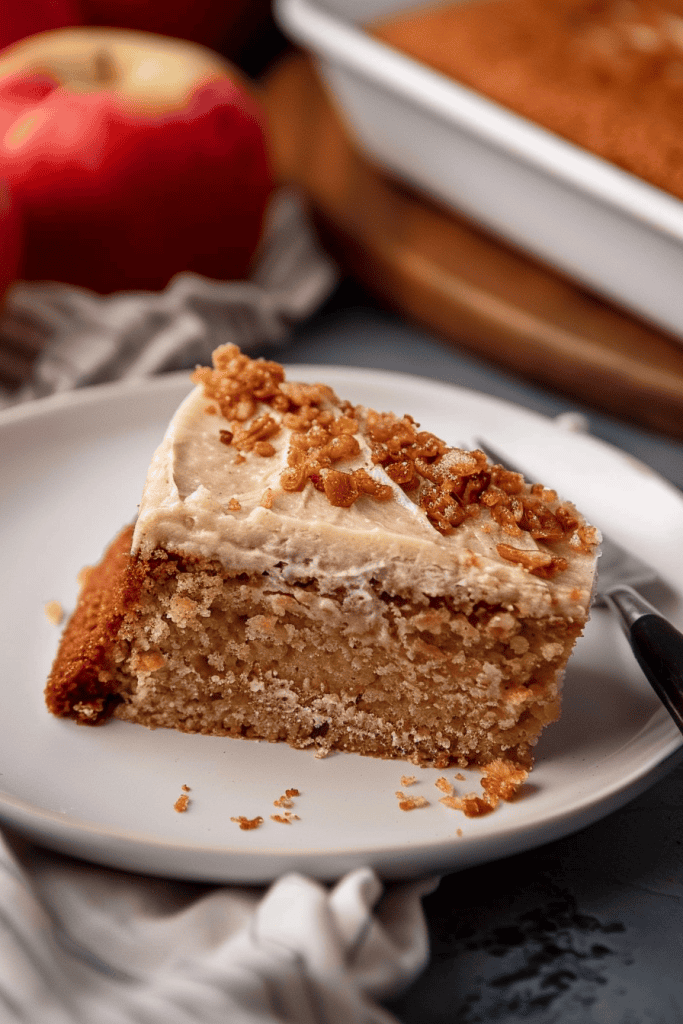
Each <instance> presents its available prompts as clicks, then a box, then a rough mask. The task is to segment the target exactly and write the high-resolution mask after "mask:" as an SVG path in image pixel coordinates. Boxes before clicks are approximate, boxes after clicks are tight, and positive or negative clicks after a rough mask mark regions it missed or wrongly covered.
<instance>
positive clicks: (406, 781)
mask: <svg viewBox="0 0 683 1024" xmlns="http://www.w3.org/2000/svg"><path fill="white" fill-rule="evenodd" d="M416 782H417V779H416V778H415V776H414V775H402V776H401V785H402V786H414V785H415V783H416Z"/></svg>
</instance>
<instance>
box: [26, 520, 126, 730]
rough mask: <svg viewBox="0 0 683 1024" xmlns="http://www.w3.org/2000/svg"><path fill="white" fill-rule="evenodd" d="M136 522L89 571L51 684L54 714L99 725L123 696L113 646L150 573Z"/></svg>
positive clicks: (47, 695) (49, 701) (49, 699)
mask: <svg viewBox="0 0 683 1024" xmlns="http://www.w3.org/2000/svg"><path fill="white" fill-rule="evenodd" d="M132 537H133V527H132V526H127V527H125V528H124V529H123V530H122V531H121V533H120V534H119V535H118V536H117V537H116V538H115V540H114V541H113V542H112V544H111V545H110V547H109V548H108V549H107V551H106V553H105V555H104V557H103V558H102V561H101V562H99V564H98V565H96V566H94V567H92V568H89V569H88V570H87V572H86V573H84V579H83V585H82V588H81V592H80V594H79V596H78V603H77V605H76V610H75V611H74V613H73V615H72V616H71V618H70V619H69V621H68V623H67V625H66V628H65V630H64V633H63V635H62V640H61V643H60V645H59V651H58V653H57V657H56V658H55V661H54V664H53V666H52V671H51V673H50V675H49V677H48V681H47V685H46V687H45V701H46V703H47V707H48V709H49V710H50V711H51V712H52V714H53V715H58V716H64V715H70V716H71V717H73V718H75V719H76V721H78V722H81V723H84V724H88V725H98V724H99V723H100V722H102V721H104V720H105V719H106V718H108V717H109V715H110V714H111V713H112V711H113V710H114V707H115V705H116V703H118V701H119V698H118V697H117V695H116V689H117V682H116V679H115V677H114V676H113V675H112V673H111V672H110V669H109V666H110V662H111V649H112V646H113V644H115V643H116V640H117V637H118V633H119V629H120V627H121V623H122V621H123V618H124V615H125V614H126V612H128V611H129V610H130V609H131V608H132V607H134V606H135V604H136V603H137V601H138V599H139V596H140V590H141V587H142V581H143V579H144V576H145V567H144V565H143V563H140V562H135V560H134V559H132V558H131V555H130V545H131V540H132Z"/></svg>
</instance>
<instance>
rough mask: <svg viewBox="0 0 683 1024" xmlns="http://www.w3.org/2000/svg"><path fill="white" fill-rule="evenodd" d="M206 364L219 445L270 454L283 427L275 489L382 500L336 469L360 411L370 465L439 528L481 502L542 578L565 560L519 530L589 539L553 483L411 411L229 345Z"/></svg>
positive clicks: (371, 481)
mask: <svg viewBox="0 0 683 1024" xmlns="http://www.w3.org/2000/svg"><path fill="white" fill-rule="evenodd" d="M213 364H214V365H213V368H210V367H198V368H197V370H196V371H195V373H194V375H193V380H194V381H195V383H197V384H202V385H203V387H204V393H205V395H206V398H207V400H208V401H209V402H211V403H212V405H215V406H217V407H218V409H219V410H220V412H221V415H222V416H223V417H224V418H225V419H226V420H227V421H228V423H229V425H230V427H229V429H228V430H221V431H220V440H221V441H222V442H223V444H225V445H226V446H228V447H232V448H235V449H236V450H237V451H238V452H239V453H240V454H242V453H247V452H250V453H253V454H255V455H257V456H259V457H262V458H269V457H271V456H273V455H274V454H275V447H274V445H273V443H272V441H273V439H274V438H275V437H277V436H278V434H280V432H281V430H282V427H285V428H287V429H288V430H290V431H291V435H290V441H289V448H288V451H287V466H286V468H285V469H284V470H283V471H282V473H281V475H280V486H281V487H282V489H283V490H284V491H302V490H303V489H304V487H306V486H308V485H309V484H311V485H312V486H313V487H315V488H316V490H318V491H320V492H321V493H323V494H325V496H326V498H327V500H328V501H329V502H330V504H331V505H334V506H336V507H339V508H349V507H351V506H352V505H353V504H354V503H355V502H356V501H357V500H358V499H359V498H361V497H362V496H364V495H365V496H368V497H370V498H373V499H374V500H376V501H387V500H389V499H390V498H391V497H392V493H393V492H392V488H391V487H390V486H389V485H387V484H382V483H380V482H379V481H378V480H376V479H375V478H374V477H373V476H372V475H371V474H370V473H369V472H368V471H367V470H366V469H362V468H360V469H352V470H344V469H341V468H340V465H339V464H340V463H343V462H344V461H347V460H349V459H353V458H354V457H355V456H357V455H358V454H360V451H361V447H360V444H359V441H358V435H359V434H360V432H361V421H362V419H363V418H364V419H365V423H366V427H365V430H366V438H365V439H366V442H367V443H368V445H369V447H370V452H371V458H372V461H373V463H374V464H375V465H376V466H381V467H382V468H383V470H384V471H385V472H386V474H387V476H388V477H389V478H390V479H391V480H392V481H393V482H394V483H395V484H397V485H398V486H399V487H401V488H402V489H403V490H404V491H405V492H406V494H409V495H410V497H411V498H412V499H413V500H414V501H415V502H416V504H417V505H418V506H419V507H420V508H421V509H422V510H423V511H424V512H425V514H426V516H427V519H428V520H429V522H430V523H431V525H432V526H433V527H434V529H435V530H438V532H439V533H441V534H449V533H452V532H453V531H454V530H456V529H457V528H458V527H459V526H460V525H461V524H462V523H464V522H465V521H466V520H467V519H470V518H473V517H476V516H479V515H480V513H481V510H482V508H485V509H488V510H489V513H490V515H491V517H492V518H493V520H494V521H495V522H496V523H497V524H498V525H499V526H500V528H501V530H502V531H503V533H504V534H506V535H507V536H508V537H509V539H510V543H502V544H498V545H497V550H498V554H499V555H500V557H501V558H504V559H506V560H507V561H510V562H513V563H516V564H518V565H521V566H523V567H524V568H525V569H527V570H528V571H529V572H530V573H532V574H533V575H536V576H540V577H543V578H550V577H552V576H554V575H555V574H556V573H558V572H562V571H563V570H564V569H566V568H567V560H566V559H565V558H562V557H560V556H556V555H553V554H551V553H550V552H544V551H529V550H527V549H523V548H517V547H515V545H514V539H515V538H519V537H521V536H522V535H523V534H525V533H526V534H529V535H530V536H531V537H533V538H534V540H537V541H542V542H544V543H545V544H549V545H552V544H555V543H558V542H561V541H567V540H568V541H569V543H570V544H571V546H572V548H574V549H575V550H578V551H584V552H589V551H590V550H591V548H592V547H593V546H594V545H595V544H596V542H597V532H596V531H595V530H594V529H593V528H592V527H586V526H584V525H582V521H581V520H580V519H579V518H578V517H577V515H576V513H575V512H574V510H573V509H572V508H571V507H569V506H566V505H558V503H557V501H558V499H557V494H556V493H555V492H554V491H550V490H547V489H546V488H544V487H543V486H542V485H540V484H535V485H533V486H532V487H531V488H529V487H528V485H527V484H526V483H525V481H524V479H523V477H522V476H521V475H520V474H518V473H512V472H510V471H509V470H506V469H504V468H503V467H502V466H497V465H491V464H490V463H489V462H488V460H487V458H486V456H485V455H484V453H483V452H481V451H479V450H475V451H469V452H468V451H464V450H462V449H460V448H451V447H449V446H448V445H447V444H446V443H445V442H444V441H442V440H440V439H439V438H438V437H436V436H435V435H434V434H432V433H430V432H429V431H426V430H420V429H419V424H418V423H416V422H415V421H414V420H413V418H412V417H411V416H402V417H398V416H396V415H394V414H393V413H378V412H375V411H374V410H371V409H370V410H363V409H361V408H360V407H358V408H354V407H353V406H352V405H351V404H350V403H348V402H340V401H339V399H337V397H336V395H335V394H334V392H333V391H332V390H331V389H330V388H328V387H326V386H325V385H323V384H298V383H290V382H288V381H286V380H285V374H284V370H283V368H282V367H281V366H280V365H279V363H275V362H269V361H266V360H262V359H258V360H255V359H250V358H249V357H248V356H246V355H244V354H243V353H242V352H240V350H239V348H238V347H237V346H236V345H223V346H221V347H220V348H218V349H216V351H215V352H214V354H213ZM260 403H263V404H265V405H267V406H270V407H271V409H273V410H274V411H275V412H277V413H278V414H279V415H278V417H277V418H276V417H275V416H273V415H271V413H269V412H267V411H266V412H263V411H262V412H261V414H260V415H258V416H257V415H256V414H257V413H258V412H259V405H260ZM330 404H332V405H334V406H335V407H336V410H337V411H336V412H335V411H333V410H332V409H330ZM254 417H256V418H254ZM248 420H251V422H250V423H248V424H247V421H248ZM270 504H272V501H271V502H270V503H269V504H266V507H270ZM551 506H553V507H551Z"/></svg>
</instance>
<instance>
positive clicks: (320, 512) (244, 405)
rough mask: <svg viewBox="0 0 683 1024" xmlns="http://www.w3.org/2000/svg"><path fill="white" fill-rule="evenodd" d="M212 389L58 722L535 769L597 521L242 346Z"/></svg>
mask: <svg viewBox="0 0 683 1024" xmlns="http://www.w3.org/2000/svg"><path fill="white" fill-rule="evenodd" d="M195 380H196V383H197V386H196V388H195V389H194V391H193V392H192V393H191V394H190V395H189V396H188V398H187V399H186V400H185V401H184V402H183V403H182V405H181V406H180V408H179V409H178V411H177V413H176V414H175V416H174V418H173V420H172V422H171V424H170V426H169V429H168V431H167V433H166V436H165V438H164V440H163V442H162V444H161V446H160V447H159V449H158V450H157V452H156V453H155V455H154V458H153V460H152V464H151V466H150V470H149V474H148V478H147V482H146V485H145V490H144V494H143V498H142V503H141V506H140V510H139V514H138V518H137V521H136V523H135V526H134V528H133V527H131V528H129V529H127V530H124V531H123V533H122V534H121V536H120V537H119V538H117V539H116V540H115V541H114V543H113V544H112V546H111V547H110V549H109V550H108V552H107V553H106V554H105V556H104V559H103V561H102V563H101V564H100V566H98V567H97V568H96V569H93V570H91V571H90V572H89V573H88V574H87V578H86V580H85V583H84V586H83V589H82V592H81V595H80V598H79V602H78V606H77V608H76V611H75V612H74V615H73V616H72V618H71V620H70V622H69V623H68V625H67V628H66V630H65V633H64V637H63V640H62V644H61V647H60V650H59V652H58V655H57V658H56V661H55V664H54V667H53V670H52V674H51V676H50V678H49V681H48V684H47V689H46V699H47V705H48V707H49V709H50V710H51V711H52V712H53V713H54V714H57V715H65V716H71V717H73V718H75V719H76V721H78V722H81V723H83V724H99V723H100V722H102V721H104V720H105V719H106V718H107V717H109V716H110V715H111V714H113V715H115V716H116V717H118V718H122V719H125V720H127V721H131V722H138V723H141V724H143V725H147V726H149V727H152V728H155V727H158V726H165V727H172V728H176V729H181V730H184V731H190V732H201V733H208V734H218V735H229V736H243V737H251V738H262V739H267V740H272V741H276V740H284V741H286V742H288V743H290V744H291V745H292V746H295V747H309V748H314V749H316V750H317V751H319V752H321V753H324V752H326V751H328V750H348V751H355V752H358V753H362V754H372V755H376V756H381V757H397V758H407V759H410V760H412V761H414V762H415V763H419V764H437V765H442V766H443V765H446V764H449V763H453V764H458V765H461V766H464V765H465V764H469V763H477V764H485V763H487V762H489V761H491V760H493V759H495V758H498V757H507V758H512V759H514V760H517V761H519V762H528V761H529V759H530V754H531V749H532V747H533V745H534V744H535V742H536V740H537V739H538V736H539V734H540V732H541V730H542V728H543V726H544V725H546V724H547V723H549V722H551V721H553V720H555V719H556V718H557V717H558V715H559V711H560V690H561V680H562V675H563V671H564V668H565V665H566V662H567V659H568V657H569V655H570V652H571V650H572V647H573V645H574V643H575V641H576V639H577V637H578V636H579V635H580V633H581V631H582V628H583V626H584V624H585V621H586V619H587V616H588V611H589V606H590V600H591V594H592V589H593V580H594V573H595V563H596V556H597V541H598V536H597V534H596V531H595V530H594V529H593V528H592V527H589V526H588V525H587V524H586V523H585V521H584V519H583V517H582V516H581V515H580V514H579V513H578V512H577V511H576V509H575V508H574V507H573V506H572V505H571V504H569V503H567V502H563V501H561V500H560V499H558V497H557V495H556V494H555V493H554V492H552V491H549V490H547V489H545V488H544V487H542V486H541V485H530V484H528V483H526V482H525V481H524V480H523V479H522V478H521V477H520V476H519V475H517V474H514V473H509V472H508V471H506V470H504V469H503V468H502V467H500V466H493V465H491V464H490V463H488V461H487V460H486V458H485V456H484V455H483V454H482V453H481V452H478V451H475V452H465V451H462V450H460V449H457V448H451V447H449V446H448V445H446V444H445V443H444V442H443V441H441V440H439V439H438V438H436V437H434V435H432V434H430V433H429V432H427V431H422V430H421V429H420V427H419V426H418V424H416V423H415V422H414V421H413V420H412V419H411V417H410V416H396V415H394V414H391V413H377V412H375V411H373V410H371V409H367V408H361V407H358V406H352V405H351V404H350V403H348V402H344V401H340V400H339V399H338V398H337V397H336V396H335V395H334V393H333V392H332V391H331V390H330V389H329V388H327V387H325V386H324V385H309V384H297V383H290V382H288V381H286V380H285V376H284V372H283V370H282V368H281V367H280V366H279V365H278V364H276V363H271V362H266V361H263V360H251V359H249V358H247V357H246V356H244V355H243V354H242V353H240V352H239V350H238V349H237V348H236V347H235V346H231V345H230V346H224V347H223V348H221V349H218V350H217V351H216V353H214V368H213V369H210V368H201V369H199V370H197V371H196V373H195Z"/></svg>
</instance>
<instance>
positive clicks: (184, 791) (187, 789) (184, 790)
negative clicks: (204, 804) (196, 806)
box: [180, 783, 191, 793]
mask: <svg viewBox="0 0 683 1024" xmlns="http://www.w3.org/2000/svg"><path fill="white" fill-rule="evenodd" d="M180 788H181V789H182V791H183V793H189V792H191V790H190V787H189V786H186V785H185V783H183V784H182V786H181V787H180Z"/></svg>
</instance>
